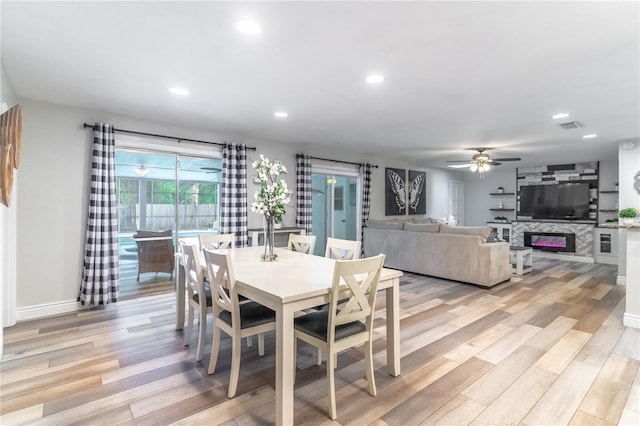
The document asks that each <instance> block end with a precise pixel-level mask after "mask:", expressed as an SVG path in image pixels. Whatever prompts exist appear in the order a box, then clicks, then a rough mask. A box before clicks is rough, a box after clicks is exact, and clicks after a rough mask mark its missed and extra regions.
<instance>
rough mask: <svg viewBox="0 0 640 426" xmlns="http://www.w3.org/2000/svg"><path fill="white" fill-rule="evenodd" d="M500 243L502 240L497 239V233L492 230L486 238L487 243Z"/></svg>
mask: <svg viewBox="0 0 640 426" xmlns="http://www.w3.org/2000/svg"><path fill="white" fill-rule="evenodd" d="M501 241H502V240H501V239H500V238H499V237H498V233H497V232H496V230H495V229H492V230H491V233H490V234H489V236H488V237H487V242H488V243H498V242H501Z"/></svg>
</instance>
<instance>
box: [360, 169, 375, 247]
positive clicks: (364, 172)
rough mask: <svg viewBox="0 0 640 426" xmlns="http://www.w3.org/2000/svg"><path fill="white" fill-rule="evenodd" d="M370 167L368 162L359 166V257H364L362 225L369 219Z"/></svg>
mask: <svg viewBox="0 0 640 426" xmlns="http://www.w3.org/2000/svg"><path fill="white" fill-rule="evenodd" d="M371 167H372V166H371V164H369V163H364V164H362V165H361V166H360V176H361V177H362V212H361V221H362V227H361V229H360V241H362V253H361V256H360V257H364V225H365V223H367V220H368V219H369V211H370V210H371Z"/></svg>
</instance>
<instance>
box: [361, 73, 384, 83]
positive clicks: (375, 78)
mask: <svg viewBox="0 0 640 426" xmlns="http://www.w3.org/2000/svg"><path fill="white" fill-rule="evenodd" d="M364 81H366V82H367V83H369V84H378V83H382V82H383V81H384V76H382V75H380V74H372V75H370V76H367V78H366V79H365V80H364Z"/></svg>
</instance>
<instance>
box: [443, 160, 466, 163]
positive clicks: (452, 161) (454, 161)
mask: <svg viewBox="0 0 640 426" xmlns="http://www.w3.org/2000/svg"><path fill="white" fill-rule="evenodd" d="M446 162H447V163H470V161H469V160H446Z"/></svg>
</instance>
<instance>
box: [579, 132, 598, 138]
mask: <svg viewBox="0 0 640 426" xmlns="http://www.w3.org/2000/svg"><path fill="white" fill-rule="evenodd" d="M597 137H598V135H596V134H595V133H592V134H590V135H584V136H583V137H582V139H591V138H597Z"/></svg>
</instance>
